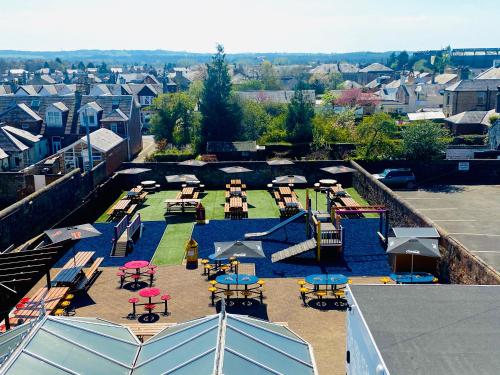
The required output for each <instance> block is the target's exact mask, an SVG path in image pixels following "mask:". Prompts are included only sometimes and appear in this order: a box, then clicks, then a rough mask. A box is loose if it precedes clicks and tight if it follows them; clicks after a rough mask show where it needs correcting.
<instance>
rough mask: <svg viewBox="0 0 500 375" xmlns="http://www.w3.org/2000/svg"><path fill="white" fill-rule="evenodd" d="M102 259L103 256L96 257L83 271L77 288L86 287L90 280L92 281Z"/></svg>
mask: <svg viewBox="0 0 500 375" xmlns="http://www.w3.org/2000/svg"><path fill="white" fill-rule="evenodd" d="M103 260H104V258H103V257H99V258H97V259H96V260H95V261H94V262H93V263H92V265H91V266H90V267H89V268H87V269H85V270H84V271H83V274H84V276H85V277H84V278H82V280H81V282H80V283H79V285H78V287H77V289H87V288H88V287H89V286H90V284H91V283H92V281H94V279H95V278H96V277H97V275H98V273H99V266H100V265H101V263H102V262H103Z"/></svg>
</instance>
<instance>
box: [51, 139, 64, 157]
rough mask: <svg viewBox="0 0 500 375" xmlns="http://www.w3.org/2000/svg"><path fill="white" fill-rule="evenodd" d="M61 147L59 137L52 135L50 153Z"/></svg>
mask: <svg viewBox="0 0 500 375" xmlns="http://www.w3.org/2000/svg"><path fill="white" fill-rule="evenodd" d="M61 148H62V145H61V137H52V153H53V154H55V153H56V152H57V151H59V150H60V149H61Z"/></svg>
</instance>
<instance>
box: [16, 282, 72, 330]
mask: <svg viewBox="0 0 500 375" xmlns="http://www.w3.org/2000/svg"><path fill="white" fill-rule="evenodd" d="M68 291H69V288H68V287H66V286H64V287H52V288H50V289H47V287H43V288H40V289H38V290H37V291H36V293H35V294H34V295H33V297H31V299H30V301H29V302H28V303H26V307H24V308H22V309H19V310H17V312H16V315H15V318H14V323H15V324H17V323H19V324H20V323H21V322H25V321H27V320H30V319H35V318H37V317H39V316H40V303H41V302H42V299H43V301H44V306H45V313H46V314H47V315H50V314H51V313H52V311H53V310H54V309H55V308H56V307H57V305H58V304H59V302H60V301H61V300H62V299H63V298H64V296H65V295H66V294H67V293H68Z"/></svg>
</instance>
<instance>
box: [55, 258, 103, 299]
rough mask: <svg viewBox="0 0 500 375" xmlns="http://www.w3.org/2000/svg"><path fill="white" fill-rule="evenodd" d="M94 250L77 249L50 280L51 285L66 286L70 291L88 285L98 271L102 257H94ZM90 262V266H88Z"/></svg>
mask: <svg viewBox="0 0 500 375" xmlns="http://www.w3.org/2000/svg"><path fill="white" fill-rule="evenodd" d="M94 255H95V252H93V251H79V252H78V253H76V254H74V256H73V257H72V258H71V259H70V260H68V261H67V262H66V264H65V265H64V266H63V267H62V268H61V270H60V271H59V272H58V273H57V275H56V277H55V278H54V279H53V280H52V285H53V286H68V287H69V288H70V289H71V290H72V291H75V290H79V289H84V288H86V287H88V286H89V285H90V284H91V282H92V280H93V279H94V278H95V277H96V276H97V274H98V272H99V266H100V265H101V263H102V261H103V260H104V258H103V257H98V258H96V259H94ZM89 264H90V266H89Z"/></svg>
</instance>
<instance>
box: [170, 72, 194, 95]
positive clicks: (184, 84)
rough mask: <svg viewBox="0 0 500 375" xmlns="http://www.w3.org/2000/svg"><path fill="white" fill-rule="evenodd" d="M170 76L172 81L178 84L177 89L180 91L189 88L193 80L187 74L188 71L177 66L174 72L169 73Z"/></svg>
mask: <svg viewBox="0 0 500 375" xmlns="http://www.w3.org/2000/svg"><path fill="white" fill-rule="evenodd" d="M168 78H169V80H170V81H172V82H174V83H175V84H176V86H177V90H180V91H185V90H187V89H188V88H189V85H190V84H191V82H192V80H191V79H190V78H189V77H188V75H187V71H185V70H182V69H177V68H174V72H173V73H169V74H168Z"/></svg>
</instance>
